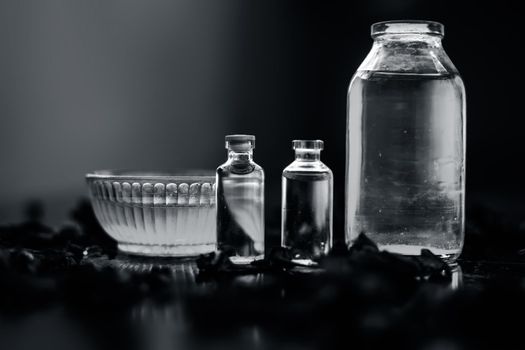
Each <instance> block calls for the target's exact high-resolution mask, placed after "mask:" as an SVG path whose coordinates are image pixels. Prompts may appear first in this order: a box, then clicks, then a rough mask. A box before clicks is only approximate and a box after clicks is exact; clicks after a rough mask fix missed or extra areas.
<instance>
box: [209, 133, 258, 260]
mask: <svg viewBox="0 0 525 350" xmlns="http://www.w3.org/2000/svg"><path fill="white" fill-rule="evenodd" d="M225 140H226V148H227V149H228V160H227V161H226V163H224V164H222V165H221V166H219V167H218V168H217V173H216V174H217V175H216V184H217V185H216V186H217V189H216V193H217V194H216V195H217V202H216V203H217V246H218V249H219V250H222V251H225V252H228V253H229V254H230V255H231V256H230V260H231V261H232V262H234V263H238V264H244V263H250V262H251V261H253V260H255V259H258V258H262V257H263V256H264V171H263V169H262V168H261V167H260V166H259V165H257V164H256V163H255V162H254V161H253V149H254V148H255V136H253V135H228V136H226V138H225Z"/></svg>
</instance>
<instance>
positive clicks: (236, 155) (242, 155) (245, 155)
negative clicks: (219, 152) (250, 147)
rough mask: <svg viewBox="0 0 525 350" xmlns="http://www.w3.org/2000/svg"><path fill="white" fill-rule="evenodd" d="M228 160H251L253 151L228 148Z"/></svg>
mask: <svg viewBox="0 0 525 350" xmlns="http://www.w3.org/2000/svg"><path fill="white" fill-rule="evenodd" d="M228 160H229V161H232V162H251V161H253V151H246V152H235V151H232V150H231V149H230V150H228Z"/></svg>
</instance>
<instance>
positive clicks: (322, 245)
mask: <svg viewBox="0 0 525 350" xmlns="http://www.w3.org/2000/svg"><path fill="white" fill-rule="evenodd" d="M293 149H294V150H295V161H293V162H292V163H291V164H290V165H289V166H287V167H286V168H285V169H284V171H283V177H282V225H281V245H282V246H283V247H288V248H291V249H292V252H293V256H294V260H295V261H296V262H299V263H303V264H305V265H311V264H313V263H315V261H316V260H317V259H319V258H320V257H321V256H323V255H326V254H327V253H328V251H329V250H330V248H331V246H332V196H333V175H332V171H331V170H330V169H329V168H328V167H327V166H326V165H325V164H323V162H321V150H322V149H323V141H321V140H294V141H293Z"/></svg>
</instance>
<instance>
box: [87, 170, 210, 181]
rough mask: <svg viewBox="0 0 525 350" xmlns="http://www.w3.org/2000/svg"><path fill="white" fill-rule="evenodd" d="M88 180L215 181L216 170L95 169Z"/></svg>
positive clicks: (88, 175) (88, 174) (88, 176)
mask: <svg viewBox="0 0 525 350" xmlns="http://www.w3.org/2000/svg"><path fill="white" fill-rule="evenodd" d="M86 180H106V181H111V180H120V181H126V180H128V181H133V180H136V181H148V180H151V181H207V182H215V172H214V171H211V170H202V169H190V170H176V171H144V170H127V169H124V170H95V171H92V172H90V173H87V174H86Z"/></svg>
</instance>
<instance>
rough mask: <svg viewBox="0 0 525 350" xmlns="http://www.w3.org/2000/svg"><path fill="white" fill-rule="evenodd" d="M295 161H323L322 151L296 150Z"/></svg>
mask: <svg viewBox="0 0 525 350" xmlns="http://www.w3.org/2000/svg"><path fill="white" fill-rule="evenodd" d="M295 160H298V161H301V162H315V161H320V160H321V151H320V150H298V149H296V150H295Z"/></svg>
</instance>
